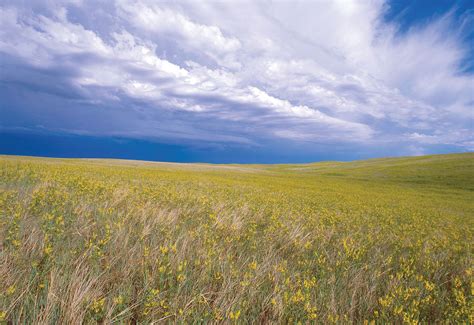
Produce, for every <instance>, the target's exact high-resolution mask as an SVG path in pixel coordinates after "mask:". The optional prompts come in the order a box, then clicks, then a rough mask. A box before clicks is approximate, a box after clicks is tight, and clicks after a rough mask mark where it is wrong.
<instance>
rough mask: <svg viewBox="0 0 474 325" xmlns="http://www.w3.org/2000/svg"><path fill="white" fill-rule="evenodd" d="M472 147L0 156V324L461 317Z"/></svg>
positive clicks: (469, 241)
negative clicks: (191, 159)
mask: <svg viewBox="0 0 474 325" xmlns="http://www.w3.org/2000/svg"><path fill="white" fill-rule="evenodd" d="M473 194H474V154H472V153H466V154H452V155H436V156H423V157H411V158H388V159H373V160H365V161H356V162H347V163H341V162H322V163H314V164H300V165H208V164H172V163H152V162H139V161H121V160H107V159H46V158H30V157H15V156H0V245H1V246H0V323H7V322H8V323H14V324H16V323H23V324H33V323H41V324H46V323H48V324H80V323H84V324H96V323H118V324H129V323H132V324H134V323H138V324H146V323H151V322H158V323H160V322H163V323H229V324H230V323H239V324H246V323H281V324H283V323H285V324H286V323H292V324H296V323H303V324H304V323H324V324H328V323H339V324H343V323H351V322H353V323H360V324H375V323H377V324H380V323H387V322H391V323H406V324H417V323H435V322H449V323H464V324H468V323H471V324H472V323H474V317H473V315H474V299H473V296H474V283H473V273H474V265H473V258H472V253H473V238H474V195H473Z"/></svg>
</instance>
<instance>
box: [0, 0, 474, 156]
mask: <svg viewBox="0 0 474 325" xmlns="http://www.w3.org/2000/svg"><path fill="white" fill-rule="evenodd" d="M473 44H474V1H472V0H470V1H463V0H460V1H448V0H425V1H421V0H420V1H408V0H404V1H388V0H387V1H384V0H354V1H351V0H331V1H329V0H319V1H318V0H315V1H203V2H201V1H172V2H171V1H167V2H160V1H147V0H138V1H136V0H133V1H132V0H117V1H104V0H95V1H87V0H84V1H81V0H44V1H26V0H23V1H21V0H1V1H0V154H20V155H38V156H52V157H107V158H127V159H143V160H159V161H177V162H212V163H292V162H293V163H297V162H312V161H321V160H341V161H345V160H354V159H365V158H372V157H386V156H407V155H424V154H437V153H451V152H467V151H473V150H474V128H473V121H474V119H473V117H474V116H473V115H474V113H473V108H474V96H473V94H474V48H473V47H474V46H473Z"/></svg>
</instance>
